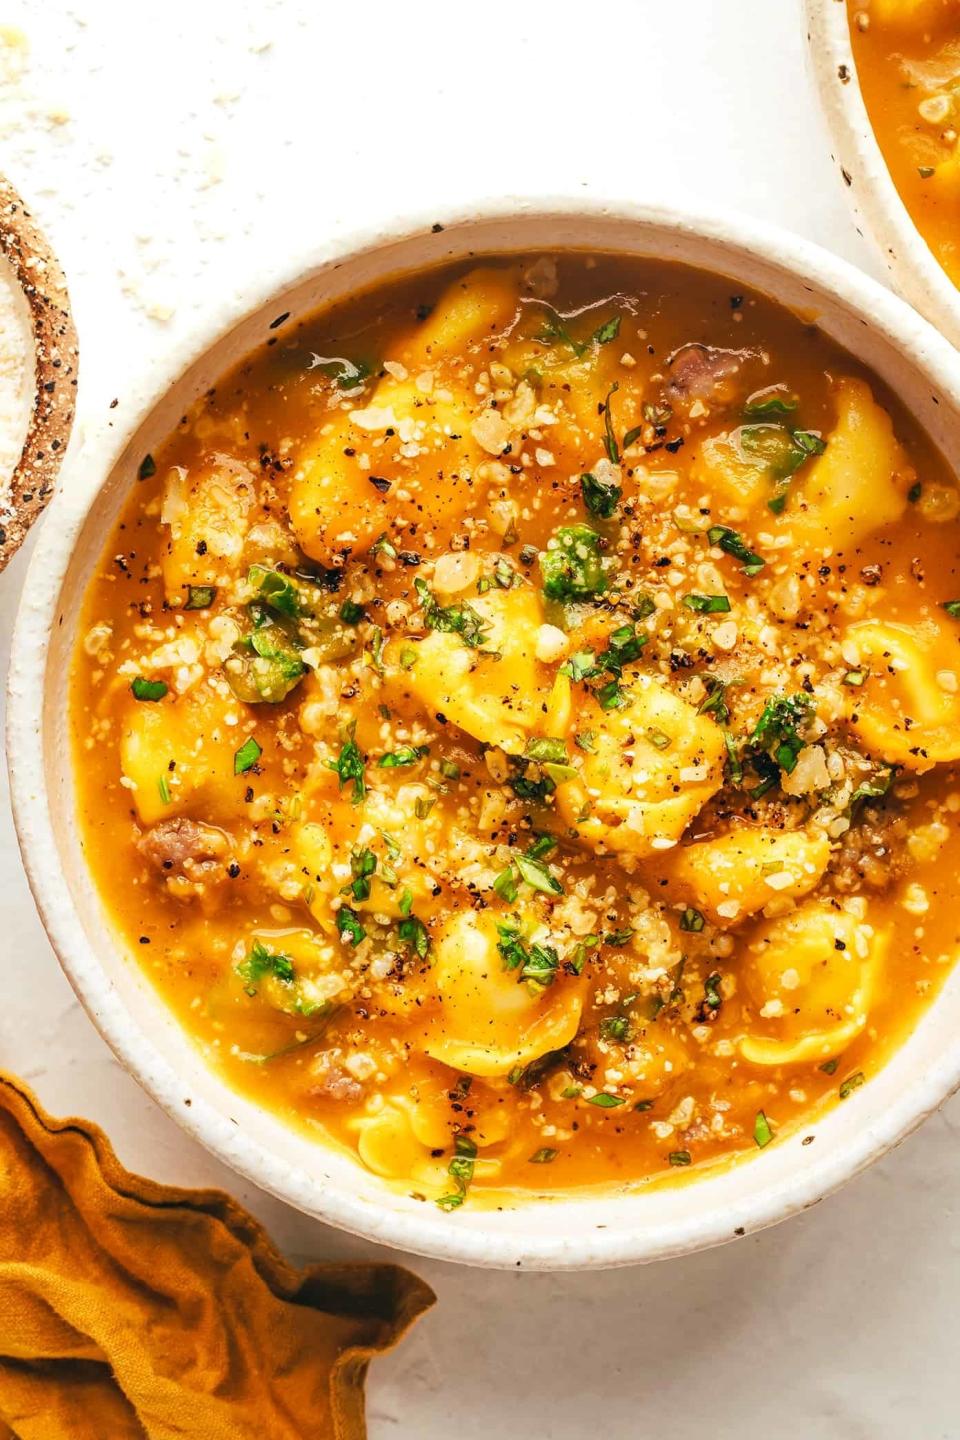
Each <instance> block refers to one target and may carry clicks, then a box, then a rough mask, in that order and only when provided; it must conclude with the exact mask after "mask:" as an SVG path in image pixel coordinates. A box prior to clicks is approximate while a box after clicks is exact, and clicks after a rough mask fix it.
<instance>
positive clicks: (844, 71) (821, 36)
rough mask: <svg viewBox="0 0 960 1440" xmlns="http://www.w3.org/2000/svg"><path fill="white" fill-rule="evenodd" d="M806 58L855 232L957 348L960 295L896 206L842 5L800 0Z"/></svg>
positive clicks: (836, 1) (899, 202)
mask: <svg viewBox="0 0 960 1440" xmlns="http://www.w3.org/2000/svg"><path fill="white" fill-rule="evenodd" d="M803 4H804V10H805V16H806V25H807V53H808V58H809V63H810V67H811V70H812V73H813V77H814V81H815V83H816V86H817V89H818V91H819V93H820V99H821V102H822V105H823V110H824V113H825V115H826V121H827V128H828V131H829V135H830V140H831V144H832V153H831V158H832V159H833V161H834V163H835V164H836V166H837V168H838V171H839V173H840V177H841V180H842V183H843V187H844V189H845V191H846V194H847V199H848V201H849V203H850V205H851V207H852V209H853V213H854V215H855V217H856V219H857V221H858V228H860V230H861V233H865V234H866V235H867V236H868V237H869V238H870V239H871V240H872V241H873V243H874V244H875V246H876V248H877V250H878V252H879V254H880V257H881V259H882V261H883V264H884V265H885V267H886V269H887V271H888V273H889V275H890V279H891V281H892V283H893V286H894V289H895V290H896V291H897V293H898V294H899V295H901V296H902V297H903V298H904V299H905V300H908V301H909V302H910V304H911V305H913V306H915V307H916V309H917V310H919V311H920V313H921V314H922V315H925V316H926V317H927V319H928V320H929V321H930V322H931V323H932V324H933V325H935V326H936V327H937V329H938V330H940V331H942V333H943V334H944V335H946V336H947V338H948V339H949V340H951V341H952V342H953V343H954V345H960V290H958V289H957V287H956V286H955V285H954V284H953V282H952V281H951V279H950V277H949V276H948V275H947V273H946V271H945V270H944V269H943V266H942V265H941V264H940V262H939V261H938V260H937V258H936V256H935V255H934V253H933V251H932V250H931V249H930V247H929V245H928V244H927V242H926V240H925V239H924V238H923V236H922V235H921V233H920V231H919V230H918V229H917V226H916V224H915V222H914V220H913V219H912V218H911V215H910V212H909V210H908V209H907V207H906V205H904V203H903V201H902V200H901V198H900V193H899V191H898V190H897V187H896V185H894V183H893V180H892V178H891V176H890V171H889V169H888V168H887V162H886V160H885V159H884V157H883V152H882V151H881V149H880V146H879V144H878V143H877V139H876V136H875V135H874V131H873V126H872V125H871V123H870V117H869V115H868V114H867V108H866V105H865V103H864V99H863V92H862V90H861V88H860V79H859V75H858V73H857V66H856V61H855V60H854V56H853V44H852V41H851V37H850V26H849V22H848V19H847V4H846V0H803Z"/></svg>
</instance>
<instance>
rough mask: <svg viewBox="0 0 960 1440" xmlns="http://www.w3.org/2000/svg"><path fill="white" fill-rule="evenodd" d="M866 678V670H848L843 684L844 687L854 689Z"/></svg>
mask: <svg viewBox="0 0 960 1440" xmlns="http://www.w3.org/2000/svg"><path fill="white" fill-rule="evenodd" d="M866 678H867V672H866V670H848V671H847V673H846V675H844V677H843V683H844V685H853V686H854V687H856V686H859V685H862V684H863V682H864V680H866Z"/></svg>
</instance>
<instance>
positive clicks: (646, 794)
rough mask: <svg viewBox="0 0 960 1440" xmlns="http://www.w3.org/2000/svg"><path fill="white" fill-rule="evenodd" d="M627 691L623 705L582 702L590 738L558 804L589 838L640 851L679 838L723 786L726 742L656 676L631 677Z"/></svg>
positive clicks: (581, 719)
mask: <svg viewBox="0 0 960 1440" xmlns="http://www.w3.org/2000/svg"><path fill="white" fill-rule="evenodd" d="M629 695H630V698H629V702H628V704H626V705H625V706H624V707H623V708H622V709H619V710H604V709H603V708H602V707H601V706H600V704H599V703H598V702H597V701H596V700H595V699H594V698H593V697H592V696H590V697H589V698H587V697H584V699H583V701H582V703H581V704H580V705H579V706H578V707H577V709H576V728H577V731H578V732H580V733H583V732H589V733H590V734H591V735H592V737H593V739H592V742H591V748H590V750H589V751H587V752H586V753H585V754H584V756H583V761H582V765H581V768H580V772H579V775H578V776H577V778H576V779H572V780H569V781H566V782H565V783H563V784H561V785H559V786H558V788H557V808H558V810H559V811H560V814H561V816H562V817H563V820H564V821H565V823H566V824H567V826H568V827H569V828H570V829H571V831H573V832H574V833H575V834H576V835H577V836H578V837H579V838H581V839H582V840H584V841H585V842H586V843H587V844H590V845H594V846H597V847H603V848H605V849H608V850H617V851H622V852H627V853H629V854H633V855H640V856H643V855H650V854H652V853H655V852H656V851H657V850H659V849H663V848H667V846H668V845H669V843H670V842H671V841H676V840H679V838H680V836H681V835H682V834H683V832H684V830H685V829H686V827H687V825H688V824H689V823H690V821H691V820H692V819H693V817H694V815H696V814H697V812H698V811H699V810H700V809H701V808H702V807H703V806H704V805H705V804H706V802H707V801H708V800H709V799H710V796H711V795H713V794H714V793H715V792H716V791H717V790H718V789H719V788H720V785H721V783H722V780H723V760H724V755H725V748H724V742H723V736H722V735H721V733H720V731H719V729H718V728H717V726H716V725H715V724H714V723H713V721H712V720H711V719H710V718H709V716H705V715H698V714H697V712H696V710H694V708H693V706H692V705H688V704H687V702H686V701H685V700H682V699H681V698H680V697H679V696H677V695H674V694H673V693H672V692H671V691H670V690H668V689H667V687H666V686H665V685H663V684H661V682H660V681H659V680H657V679H655V678H654V677H653V676H650V675H642V674H639V675H636V676H634V677H632V679H631V685H630V692H629ZM664 842H667V846H665V845H664Z"/></svg>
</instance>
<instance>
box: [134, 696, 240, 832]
mask: <svg viewBox="0 0 960 1440" xmlns="http://www.w3.org/2000/svg"><path fill="white" fill-rule="evenodd" d="M226 714H227V712H226V711H225V710H224V706H223V701H222V700H221V698H220V696H219V695H218V694H217V693H216V692H215V691H213V690H212V689H209V688H207V687H206V686H200V687H197V688H196V689H195V690H192V691H190V693H189V694H188V695H186V696H184V697H183V699H182V700H181V701H180V702H179V703H178V704H177V705H170V704H163V703H161V704H137V703H136V702H135V701H131V702H130V704H129V708H128V713H127V716H126V718H125V723H124V726H123V731H122V734H121V739H120V767H121V769H122V771H123V777H124V780H125V782H126V783H127V786H128V788H129V790H130V793H131V795H132V797H133V801H134V804H135V805H136V807H137V814H138V816H139V817H140V819H141V821H142V822H143V823H144V824H145V825H153V824H154V823H155V822H156V821H158V820H162V819H163V818H164V817H165V816H167V815H171V814H183V813H187V814H192V813H194V812H196V813H197V814H200V813H201V812H202V813H203V815H205V816H210V817H213V818H221V817H225V816H227V815H229V814H230V813H232V811H233V808H234V806H235V804H236V796H237V790H238V787H240V788H241V789H242V786H241V782H240V781H239V780H238V779H237V777H236V775H235V773H234V769H235V766H234V759H235V754H236V751H237V748H238V746H239V745H240V744H241V743H242V741H243V738H244V737H243V735H240V736H238V735H237V732H236V727H235V726H231V725H229V724H228V723H227V719H226Z"/></svg>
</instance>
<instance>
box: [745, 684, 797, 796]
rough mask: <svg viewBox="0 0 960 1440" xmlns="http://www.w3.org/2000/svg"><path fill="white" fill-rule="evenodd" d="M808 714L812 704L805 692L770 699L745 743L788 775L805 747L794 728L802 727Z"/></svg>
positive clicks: (775, 696)
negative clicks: (774, 762)
mask: <svg viewBox="0 0 960 1440" xmlns="http://www.w3.org/2000/svg"><path fill="white" fill-rule="evenodd" d="M812 713H813V701H812V700H811V698H810V696H809V695H807V694H806V692H805V691H802V690H801V691H799V692H798V693H797V694H796V695H774V696H772V697H771V698H770V699H769V700H768V701H767V703H766V705H764V707H763V713H762V714H761V716H760V719H759V720H758V721H757V723H756V725H755V726H754V727H753V731H752V733H751V735H750V739H749V742H748V743H749V744H750V745H753V746H756V747H757V748H758V749H759V750H762V751H763V752H764V753H765V754H767V755H769V756H770V757H771V758H772V759H773V760H775V761H776V763H777V765H778V766H779V768H780V769H781V770H785V771H786V772H787V774H788V775H789V774H790V773H791V772H792V771H793V769H794V768H795V766H796V763H797V757H798V756H799V754H800V751H801V750H802V749H803V747H804V745H805V744H806V741H805V740H803V739H801V737H800V734H799V730H798V727H799V726H801V725H805V724H806V723H807V721H809V719H810V717H811V715H812ZM775 778H776V777H774V780H775Z"/></svg>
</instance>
